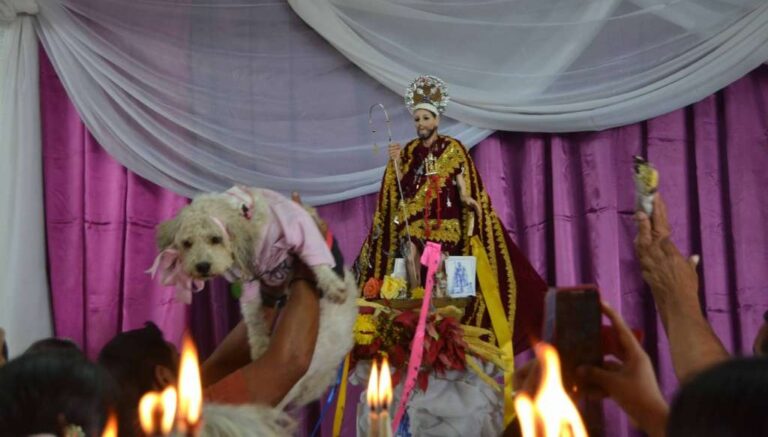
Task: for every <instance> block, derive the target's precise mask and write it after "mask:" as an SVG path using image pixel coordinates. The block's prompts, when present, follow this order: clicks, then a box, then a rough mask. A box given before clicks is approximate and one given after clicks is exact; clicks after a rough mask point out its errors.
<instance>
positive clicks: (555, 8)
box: [288, 0, 768, 132]
mask: <svg viewBox="0 0 768 437" xmlns="http://www.w3.org/2000/svg"><path fill="white" fill-rule="evenodd" d="M288 1H289V3H290V4H291V6H292V7H293V9H294V10H295V11H296V12H297V13H298V14H299V15H300V16H301V17H302V18H303V19H304V20H305V21H306V22H307V23H309V25H310V26H312V27H313V28H314V29H315V30H317V32H318V33H320V34H321V35H323V37H325V39H326V40H328V41H329V42H331V44H333V45H334V46H335V47H336V48H337V49H338V50H339V51H340V52H341V53H343V54H344V55H345V56H346V57H347V58H349V59H350V60H352V61H353V62H354V63H355V64H356V65H358V66H359V67H360V68H362V69H363V70H364V71H366V72H367V73H368V74H370V75H371V76H372V77H374V78H375V79H376V80H377V81H379V82H380V83H382V84H384V85H386V86H387V87H389V88H390V89H392V90H400V89H402V88H403V86H405V85H406V84H407V83H408V82H409V81H410V80H412V78H413V77H414V76H415V75H416V74H418V73H422V72H426V73H429V74H434V75H436V76H439V77H440V78H442V79H443V80H444V81H445V82H446V83H447V84H448V85H449V87H450V90H451V95H452V98H453V103H452V105H451V107H450V108H449V110H448V114H449V115H450V116H451V117H454V118H456V119H458V120H461V121H462V122H465V123H470V124H472V125H475V126H481V127H485V128H489V129H499V130H508V131H546V132H564V131H580V130H597V129H605V128H609V127H615V126H620V125H625V124H630V123H633V122H637V121H641V120H645V119H648V118H651V117H654V116H657V115H660V114H663V113H666V112H669V111H672V110H674V109H678V108H680V107H682V106H685V105H688V104H690V103H693V102H695V101H697V100H700V99H702V98H703V97H705V96H707V95H709V94H712V93H713V92H715V91H717V90H719V89H720V88H722V87H724V86H725V85H727V84H729V83H730V82H732V81H734V80H736V79H738V78H739V77H741V76H743V75H744V74H746V73H747V72H749V71H750V70H752V69H753V68H755V67H757V66H758V65H760V63H762V62H765V61H766V60H768V2H766V1H765V0H592V1H573V0H496V1H484V0H476V1H475V0H473V1H463V2H445V1H434V0H423V1H413V0H288Z"/></svg>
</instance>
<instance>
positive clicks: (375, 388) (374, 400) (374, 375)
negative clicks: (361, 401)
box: [366, 360, 379, 411]
mask: <svg viewBox="0 0 768 437" xmlns="http://www.w3.org/2000/svg"><path fill="white" fill-rule="evenodd" d="M366 397H367V398H368V408H370V410H371V411H377V410H378V409H379V372H378V370H377V369H376V361H375V360H374V361H373V367H371V377H370V379H368V392H367V393H366Z"/></svg>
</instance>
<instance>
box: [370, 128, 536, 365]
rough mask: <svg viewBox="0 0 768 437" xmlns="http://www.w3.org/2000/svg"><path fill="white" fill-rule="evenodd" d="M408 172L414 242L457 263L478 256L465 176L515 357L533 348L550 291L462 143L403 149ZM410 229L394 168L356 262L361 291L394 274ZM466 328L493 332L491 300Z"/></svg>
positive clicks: (475, 307) (469, 317)
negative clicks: (430, 168) (429, 171)
mask: <svg viewBox="0 0 768 437" xmlns="http://www.w3.org/2000/svg"><path fill="white" fill-rule="evenodd" d="M430 153H431V154H432V156H433V157H434V158H435V162H436V170H437V174H436V175H433V176H427V175H426V174H425V173H426V172H425V168H424V167H425V165H424V163H425V162H426V160H427V156H428V155H429V154H430ZM401 169H402V172H403V174H402V178H401V185H402V189H403V194H404V197H405V199H406V202H405V214H407V218H408V224H409V229H410V235H411V239H412V241H413V242H414V243H416V246H417V247H419V249H423V247H424V242H425V241H434V242H438V243H440V244H441V246H442V250H443V251H444V252H448V254H449V255H454V256H458V255H470V254H471V253H470V251H471V247H470V236H469V235H468V233H467V223H468V221H469V215H470V214H471V213H472V211H473V210H472V208H471V207H469V206H466V205H463V204H462V202H461V193H460V189H459V186H458V184H457V183H456V176H457V175H459V174H463V178H464V182H465V184H466V187H467V191H468V192H469V195H470V196H471V197H472V198H473V199H475V200H476V201H477V202H478V203H479V204H480V206H481V208H482V211H483V214H482V216H481V217H479V218H476V222H475V225H474V226H475V233H476V234H477V235H478V236H479V238H480V241H481V243H482V245H483V247H484V248H485V252H486V253H487V255H488V259H489V261H490V267H491V270H492V271H493V272H494V273H495V275H496V279H497V281H498V286H499V293H500V297H501V302H502V305H503V306H504V313H505V315H506V317H507V321H508V323H509V326H510V327H514V329H513V334H514V342H513V343H514V347H515V351H516V352H520V351H522V350H524V349H527V348H528V346H529V344H528V343H529V341H530V339H531V337H539V333H540V331H541V325H542V315H543V297H544V293H545V292H546V289H547V286H546V284H545V283H544V281H543V280H542V279H541V277H540V276H539V275H538V273H537V272H536V271H535V270H534V269H533V267H532V266H531V264H530V263H529V262H528V260H527V259H526V257H525V256H524V255H523V254H522V253H521V252H520V249H518V248H517V246H516V245H515V244H514V243H513V242H512V240H511V239H510V237H509V234H508V233H507V231H506V229H505V228H504V225H502V223H501V221H500V220H499V218H498V216H496V213H495V212H494V210H493V208H492V206H491V200H490V198H489V197H488V193H486V191H485V189H484V188H483V183H482V181H481V180H480V176H479V175H478V174H477V169H476V168H475V165H474V163H473V162H472V158H471V157H470V156H469V154H468V153H467V150H466V149H465V148H464V146H463V145H462V144H461V143H460V142H459V141H457V140H455V139H453V138H450V137H446V136H439V137H438V139H437V140H436V141H435V143H434V144H433V145H432V146H431V147H430V148H427V147H425V146H424V145H423V143H422V141H421V140H420V139H415V140H413V141H411V142H410V143H408V145H407V146H406V147H405V148H404V150H403V153H402V157H401ZM405 223H406V220H405V217H404V212H403V208H402V206H401V204H400V194H399V192H398V188H397V179H396V175H395V169H394V167H393V165H392V161H390V163H389V164H388V165H387V169H386V171H385V172H384V178H383V180H382V183H381V190H380V191H379V198H378V204H377V208H376V212H375V213H374V217H373V223H372V227H371V230H370V232H369V234H368V237H367V238H366V240H365V242H364V243H363V246H362V248H361V250H360V254H359V256H358V259H357V262H356V268H357V271H358V275H359V276H358V284H359V286H360V287H361V288H362V287H363V286H364V284H365V283H366V282H367V281H368V280H369V279H370V278H378V279H383V278H384V276H385V275H387V274H390V273H391V272H392V269H393V266H394V260H395V258H397V257H400V253H399V247H400V246H401V244H402V243H403V241H405V238H406V232H405ZM481 292H482V290H478V293H481ZM462 322H463V323H465V324H469V325H475V326H482V327H490V318H489V314H488V310H487V308H486V305H485V301H484V300H483V299H481V298H480V296H479V295H478V297H476V298H474V299H472V302H471V303H470V304H469V306H468V307H467V308H466V311H465V315H464V320H463V321H462Z"/></svg>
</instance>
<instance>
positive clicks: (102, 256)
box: [40, 54, 768, 436]
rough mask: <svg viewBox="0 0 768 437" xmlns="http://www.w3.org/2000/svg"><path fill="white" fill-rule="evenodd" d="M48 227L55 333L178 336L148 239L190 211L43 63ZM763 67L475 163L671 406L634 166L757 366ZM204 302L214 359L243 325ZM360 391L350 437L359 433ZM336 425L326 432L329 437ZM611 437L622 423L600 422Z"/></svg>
mask: <svg viewBox="0 0 768 437" xmlns="http://www.w3.org/2000/svg"><path fill="white" fill-rule="evenodd" d="M40 66H41V75H40V81H41V84H40V89H41V99H42V116H43V156H44V170H45V197H46V199H45V204H46V225H47V232H48V257H49V263H50V279H51V290H52V294H53V296H52V301H53V307H54V318H55V320H54V322H55V327H56V333H57V334H58V335H60V336H66V337H70V338H72V339H74V340H76V341H77V342H78V343H80V344H81V345H82V346H83V347H84V348H85V349H86V350H87V351H88V352H89V354H90V355H92V356H93V354H95V353H96V352H97V351H98V350H99V348H100V347H101V345H103V343H104V342H106V341H107V340H108V339H109V338H111V337H112V336H113V335H114V334H115V333H117V332H119V331H120V330H125V329H131V328H135V327H139V326H141V325H142V324H143V323H144V322H145V321H147V320H153V321H155V322H156V323H158V325H159V326H161V328H163V330H164V331H165V333H166V335H167V336H168V338H169V339H170V340H172V341H175V340H177V339H178V338H179V336H180V333H181V331H182V329H183V327H184V326H185V324H186V314H187V311H186V309H185V308H184V306H182V305H180V304H176V303H173V302H172V300H171V299H172V293H170V292H169V290H168V289H165V288H163V287H158V286H157V284H156V283H155V282H153V281H151V280H150V278H149V277H148V276H147V275H146V274H145V273H144V270H146V269H147V268H148V267H149V266H150V265H151V263H152V260H153V258H154V255H155V253H156V250H155V246H154V231H153V228H154V226H155V225H156V224H157V223H158V222H160V221H162V220H164V219H166V218H168V217H170V216H172V215H173V214H174V213H175V212H176V211H177V210H178V209H179V208H180V207H181V206H183V205H184V204H185V203H186V199H184V198H181V197H179V196H177V195H174V194H172V193H170V192H169V191H167V190H164V189H162V188H160V187H157V186H155V185H153V184H151V183H149V182H147V181H145V180H143V179H141V178H140V177H138V176H136V175H134V174H132V173H130V172H128V171H127V170H125V169H124V168H123V167H122V166H120V165H119V164H118V163H116V162H115V161H114V160H112V159H111V158H110V157H109V156H107V154H106V153H105V152H104V151H103V150H102V149H101V147H100V146H99V145H98V144H97V143H96V141H95V140H94V139H93V138H92V137H91V136H90V134H88V133H87V131H86V129H85V128H84V126H83V125H82V123H81V122H80V120H79V117H78V115H77V113H76V111H75V110H74V108H73V107H72V105H71V104H70V102H69V101H68V99H67V96H66V95H65V93H64V90H63V88H62V86H61V84H60V83H59V80H58V78H57V77H56V75H55V72H54V71H53V68H52V66H51V65H50V63H49V62H48V61H47V59H46V58H45V55H44V54H43V55H42V56H41V62H40ZM766 102H768V68H766V67H761V68H760V69H758V70H756V71H754V72H752V73H751V74H749V75H748V76H746V77H745V78H743V79H741V80H739V81H738V82H736V83H734V84H732V85H731V86H729V87H728V88H727V89H725V90H724V91H722V92H720V93H718V94H716V95H713V96H710V97H708V98H707V99H704V100H703V101H701V102H699V103H697V104H695V105H693V106H691V107H688V108H684V109H681V110H678V111H675V112H673V113H670V114H667V115H664V116H661V117H657V118H655V119H652V120H649V121H647V122H644V123H639V124H635V125H631V126H626V127H623V128H617V129H611V130H607V131H603V132H595V133H574V134H561V135H549V134H518V133H496V134H494V135H493V136H491V137H490V138H488V139H487V140H485V141H483V142H482V143H481V144H480V145H478V146H477V147H476V148H475V149H474V150H473V151H472V155H473V157H474V159H475V162H476V164H477V167H478V170H479V172H480V174H481V176H482V177H483V179H484V181H485V184H486V187H487V189H488V191H489V193H490V196H491V198H492V199H493V202H494V206H495V208H496V211H497V212H498V214H499V216H500V217H501V219H502V221H503V222H504V224H505V225H506V226H507V229H509V231H510V232H511V233H512V234H513V235H512V236H513V239H514V240H515V241H516V242H517V244H518V245H519V246H520V248H521V249H522V250H523V252H524V253H526V254H527V255H528V256H529V258H530V259H531V262H532V264H533V265H534V267H535V268H536V269H537V270H538V271H539V272H540V273H541V274H542V276H543V277H544V278H545V279H546V280H547V281H548V282H549V283H551V284H557V285H572V284H577V283H585V282H595V283H597V284H598V285H599V287H600V289H601V291H602V294H603V297H604V298H605V299H606V300H607V301H609V302H610V303H611V304H612V305H613V306H614V307H616V308H618V309H619V310H620V311H621V312H622V314H623V315H624V316H625V318H626V319H627V320H628V322H629V324H630V325H632V326H634V327H639V328H642V329H644V330H645V332H646V344H645V346H646V348H647V350H648V351H649V352H650V354H651V356H652V357H653V358H654V361H655V362H656V363H657V366H658V367H657V368H658V373H659V379H660V381H661V383H662V386H663V388H664V391H665V393H667V394H668V395H669V394H671V393H672V392H673V391H674V389H675V387H676V381H675V378H674V375H673V373H672V370H671V366H670V360H669V354H668V353H667V350H668V347H667V344H666V338H665V337H664V335H663V332H662V331H661V326H660V324H659V322H658V318H657V316H656V313H655V310H654V308H653V302H652V300H651V297H650V295H649V293H648V291H647V289H646V287H645V286H644V285H643V282H642V279H641V277H640V274H639V271H638V268H637V263H636V261H635V258H634V254H633V249H632V240H633V238H634V235H635V225H634V222H633V219H632V214H633V190H634V188H633V182H632V177H631V164H632V155H635V154H641V155H645V156H647V157H648V158H649V159H650V160H651V161H652V162H653V163H655V164H656V166H657V167H658V168H659V170H660V172H661V192H662V193H663V195H664V196H665V198H666V200H667V202H668V203H669V213H670V220H671V223H672V226H673V229H674V235H673V239H674V241H675V242H676V243H677V244H678V245H679V246H680V248H681V250H682V251H683V252H684V253H700V254H701V255H702V263H701V267H700V268H701V272H702V274H701V276H702V283H703V290H702V293H703V300H704V306H705V309H706V314H707V317H708V318H709V320H710V321H711V322H712V324H713V325H714V328H715V330H716V332H717V333H718V335H719V336H720V337H721V338H722V339H723V341H724V343H725V344H726V346H727V347H728V349H729V350H731V351H733V352H734V353H737V354H739V353H748V352H749V350H750V348H751V341H752V338H753V336H754V334H755V332H756V330H757V327H758V326H759V323H760V321H761V315H762V313H763V311H765V310H766V309H768V298H767V297H768V294H767V293H766V292H767V291H768V270H767V269H765V268H764V266H765V265H767V264H768V231H766V226H765V225H764V223H766V219H768V190H766V189H765V187H766V186H768V173H767V172H766V169H767V168H768V153H766V147H768V144H767V143H768V138H767V137H768V111H767V110H766V104H767V103H766ZM374 206H375V197H374V195H370V196H364V197H361V198H356V199H352V200H348V201H345V202H340V203H338V204H333V205H326V206H323V207H321V208H320V213H321V215H322V216H323V217H324V218H326V220H328V222H329V223H330V224H331V226H332V228H333V230H334V232H335V234H336V236H337V237H338V239H339V242H340V245H341V248H342V251H343V252H344V255H345V257H346V259H347V263H348V264H349V263H351V262H352V261H353V260H354V257H355V255H356V252H357V250H358V249H359V246H360V243H361V242H362V241H363V239H364V238H365V235H366V232H367V230H368V227H369V226H370V220H371V216H372V212H373V208H374ZM211 288H212V290H207V291H205V292H203V293H201V294H199V295H196V297H195V303H194V305H193V308H192V311H191V325H192V326H191V327H192V329H193V332H194V333H195V335H196V338H197V340H198V342H199V343H200V345H201V349H202V352H203V353H204V354H205V353H206V352H208V351H210V350H211V348H212V347H213V346H214V345H215V344H216V342H217V341H219V340H220V339H221V338H222V337H223V335H225V334H226V332H227V331H228V329H229V328H230V327H231V326H232V324H233V323H234V322H235V321H236V320H237V317H238V315H237V308H236V305H235V304H234V302H233V301H232V299H231V298H229V297H228V296H227V293H226V292H225V288H226V287H225V286H224V285H223V284H216V285H214V286H213V287H211ZM357 393H359V392H358V391H357V390H354V391H352V392H350V394H349V396H348V398H347V401H348V405H347V414H346V423H345V427H344V435H354V431H353V430H354V410H355V408H354V407H355V405H356V403H357V396H356V394H357ZM332 416H333V414H332V411H331V412H329V414H328V417H327V419H326V422H325V424H324V431H325V433H324V434H325V435H330V422H331V421H332ZM606 422H607V425H606V426H607V435H612V436H613V435H616V436H619V435H627V434H628V433H629V431H628V429H629V425H628V424H627V421H626V420H625V419H624V418H623V417H621V416H620V415H619V414H617V413H616V411H615V409H613V408H608V409H607V410H606Z"/></svg>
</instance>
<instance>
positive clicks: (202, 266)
mask: <svg viewBox="0 0 768 437" xmlns="http://www.w3.org/2000/svg"><path fill="white" fill-rule="evenodd" d="M195 269H197V272H198V273H200V274H202V275H207V274H208V272H210V271H211V263H209V262H200V263H197V264H195Z"/></svg>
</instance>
